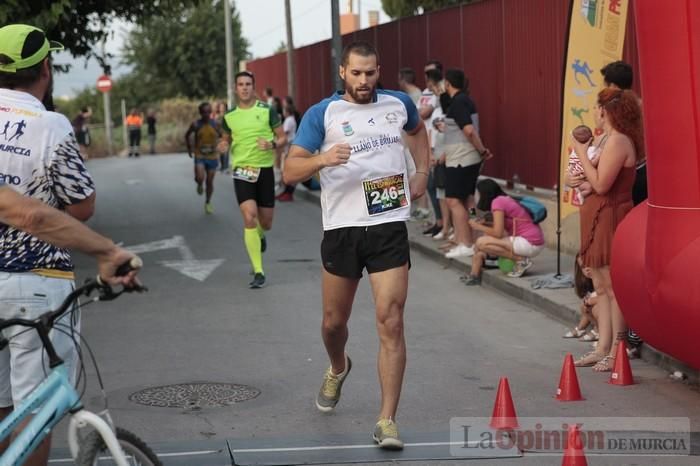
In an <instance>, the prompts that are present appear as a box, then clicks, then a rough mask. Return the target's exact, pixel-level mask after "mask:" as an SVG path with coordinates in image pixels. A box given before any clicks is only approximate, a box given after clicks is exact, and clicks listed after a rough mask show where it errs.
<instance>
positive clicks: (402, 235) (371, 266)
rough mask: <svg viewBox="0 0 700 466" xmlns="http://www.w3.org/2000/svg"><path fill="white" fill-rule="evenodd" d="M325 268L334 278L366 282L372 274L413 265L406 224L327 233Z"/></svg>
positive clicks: (398, 223)
mask: <svg viewBox="0 0 700 466" xmlns="http://www.w3.org/2000/svg"><path fill="white" fill-rule="evenodd" d="M321 259H322V260H323V268H324V269H326V271H327V272H329V273H332V274H333V275H338V276H341V277H346V278H362V269H364V268H366V269H367V272H368V273H375V272H383V271H385V270H389V269H394V268H397V267H401V266H403V265H404V264H407V263H408V264H409V267H410V265H411V257H410V249H409V245H408V231H407V230H406V224H405V223H404V222H390V223H383V224H381V225H373V226H369V227H346V228H337V229H335V230H328V231H324V232H323V241H322V242H321Z"/></svg>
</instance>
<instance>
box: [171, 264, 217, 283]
mask: <svg viewBox="0 0 700 466" xmlns="http://www.w3.org/2000/svg"><path fill="white" fill-rule="evenodd" d="M223 263H224V260H223V259H211V260H196V259H192V260H186V261H161V262H159V264H160V265H163V266H165V267H168V268H170V269H173V270H175V271H177V272H180V273H181V274H183V275H185V276H188V277H190V278H193V279H195V280H199V281H200V282H203V281H204V280H206V279H207V277H209V275H211V273H212V272H213V271H214V270H216V268H217V267H219V266H220V265H221V264H223Z"/></svg>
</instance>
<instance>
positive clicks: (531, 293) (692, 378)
mask: <svg viewBox="0 0 700 466" xmlns="http://www.w3.org/2000/svg"><path fill="white" fill-rule="evenodd" d="M319 192H320V191H309V190H307V189H306V188H305V187H303V186H298V187H297V189H296V191H294V196H295V197H297V198H298V199H302V200H304V201H307V202H311V203H313V204H315V205H317V206H319V207H320V205H321V198H320V195H319V194H318V193H319ZM408 241H409V243H410V245H411V250H413V251H418V252H420V253H421V254H423V255H424V256H426V257H428V258H430V259H432V260H434V261H435V262H438V263H439V264H440V265H442V266H445V267H449V268H452V269H455V270H459V271H465V270H466V269H467V267H470V266H471V263H470V262H468V261H464V260H461V259H446V258H445V256H444V255H443V254H442V253H441V252H440V251H438V250H437V249H435V248H431V247H428V246H426V245H424V244H422V243H421V242H420V241H417V240H416V239H415V238H413V235H412V234H411V231H410V228H409V235H408ZM481 283H482V286H486V287H487V288H491V289H494V290H496V291H499V292H501V293H503V294H506V295H508V296H509V297H511V298H513V299H516V300H518V301H520V302H522V303H524V304H526V305H527V306H528V307H530V308H532V309H533V310H535V311H537V312H540V313H542V314H544V315H546V316H547V317H549V318H551V319H554V320H556V321H558V322H561V323H563V324H565V325H572V323H573V322H576V321H577V320H578V309H577V308H576V307H571V306H566V305H563V304H561V303H557V302H556V301H554V300H552V299H550V298H548V297H547V296H544V295H543V294H542V293H540V292H538V291H537V290H533V289H532V288H530V287H522V286H517V285H516V284H515V282H514V281H513V279H506V278H505V277H504V275H503V274H502V273H501V272H500V271H498V270H484V271H483V272H482V276H481ZM572 293H573V291H572ZM640 358H641V359H642V360H643V361H645V362H647V363H649V364H653V365H655V366H657V367H659V368H660V369H663V370H665V371H667V372H671V373H673V372H675V371H680V372H682V373H683V374H684V375H685V376H686V377H687V381H688V382H689V383H692V384H700V370H697V369H694V368H692V367H690V366H688V365H687V364H685V363H683V362H682V361H679V360H678V359H676V358H674V357H672V356H669V355H668V354H666V353H664V352H662V351H659V350H657V349H656V348H654V347H653V346H650V345H648V344H646V343H645V344H643V345H642V346H641V348H640Z"/></svg>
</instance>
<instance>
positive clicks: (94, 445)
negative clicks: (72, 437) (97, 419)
mask: <svg viewBox="0 0 700 466" xmlns="http://www.w3.org/2000/svg"><path fill="white" fill-rule="evenodd" d="M115 434H116V436H117V440H118V441H119V445H121V447H122V450H124V454H125V455H126V460H127V462H128V463H129V464H130V465H133V466H163V463H161V462H160V460H159V459H158V457H157V456H156V454H155V453H153V451H151V449H150V448H148V445H146V443H145V442H144V441H143V440H141V439H140V438H138V437H137V436H136V435H134V434H132V433H131V432H129V431H128V430H126V429H122V428H121V427H117V431H116V432H115ZM75 464H76V465H78V466H109V465H115V464H116V463H115V461H114V458H112V455H111V454H110V452H109V450H108V449H107V446H106V445H105V443H104V440H102V436H100V434H99V433H98V432H92V433H90V435H88V436H87V437H86V438H85V440H84V441H83V442H82V444H81V445H80V451H79V452H78V458H77V459H76V460H75Z"/></svg>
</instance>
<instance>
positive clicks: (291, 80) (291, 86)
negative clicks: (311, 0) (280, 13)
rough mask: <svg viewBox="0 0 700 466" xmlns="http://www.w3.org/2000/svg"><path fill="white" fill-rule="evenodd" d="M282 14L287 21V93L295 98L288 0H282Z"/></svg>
mask: <svg viewBox="0 0 700 466" xmlns="http://www.w3.org/2000/svg"><path fill="white" fill-rule="evenodd" d="M284 16H285V20H286V22H287V95H288V96H290V97H291V98H292V100H293V101H294V103H295V104H296V103H297V99H296V88H297V86H296V74H295V70H294V38H293V37H292V8H291V6H290V5H289V0H284Z"/></svg>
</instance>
